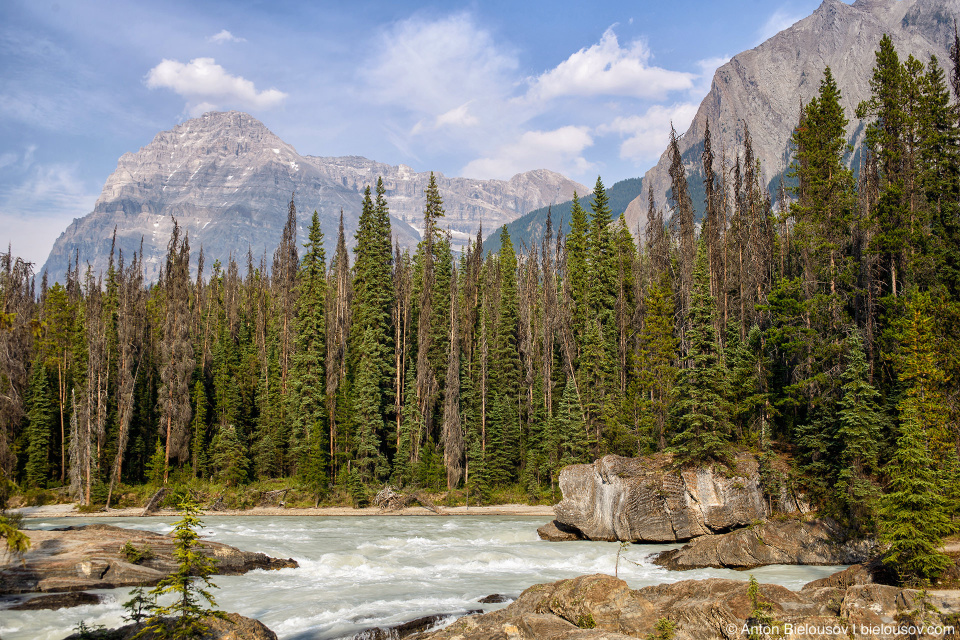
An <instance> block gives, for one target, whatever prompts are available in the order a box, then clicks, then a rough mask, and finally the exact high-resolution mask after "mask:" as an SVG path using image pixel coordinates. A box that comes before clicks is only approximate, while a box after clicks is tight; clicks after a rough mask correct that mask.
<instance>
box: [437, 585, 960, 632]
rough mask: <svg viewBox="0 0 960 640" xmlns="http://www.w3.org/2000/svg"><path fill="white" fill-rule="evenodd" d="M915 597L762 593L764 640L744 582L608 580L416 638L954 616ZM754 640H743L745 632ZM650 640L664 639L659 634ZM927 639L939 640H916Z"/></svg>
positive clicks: (881, 627) (544, 590)
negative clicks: (637, 585)
mask: <svg viewBox="0 0 960 640" xmlns="http://www.w3.org/2000/svg"><path fill="white" fill-rule="evenodd" d="M921 597H922V596H921V594H920V592H917V591H913V590H909V589H899V588H896V587H889V586H884V585H876V584H866V585H861V584H857V585H851V586H849V587H846V588H842V589H841V588H829V587H820V588H811V589H807V588H804V589H802V590H801V591H791V590H789V589H786V588H784V587H781V586H777V585H768V584H764V585H760V588H759V596H758V602H759V603H761V604H762V608H763V609H764V610H765V612H766V613H767V614H768V615H769V616H770V619H769V620H768V621H767V622H768V624H769V625H770V627H771V629H770V630H769V631H771V632H772V633H769V634H763V633H762V632H763V629H757V628H756V627H758V626H762V624H763V623H761V622H760V621H759V619H758V618H757V617H756V615H757V613H758V608H757V607H756V606H755V602H754V600H752V599H751V594H750V590H749V584H748V583H747V582H746V581H742V580H722V579H717V578H711V579H709V580H685V581H682V582H677V583H673V584H661V585H654V586H650V587H644V588H642V589H637V590H631V589H630V588H629V587H628V586H627V584H626V583H625V582H623V581H622V580H618V579H617V578H614V577H613V576H607V575H591V576H580V577H578V578H574V579H572V580H561V581H559V582H554V583H552V584H541V585H535V586H533V587H530V588H529V589H527V590H526V591H524V592H523V594H521V596H520V597H519V598H518V599H517V600H516V602H514V603H512V604H511V605H509V606H508V607H507V608H505V609H501V610H499V611H494V612H491V613H487V614H483V615H477V616H467V617H464V618H461V619H460V620H458V621H457V622H455V623H454V624H452V625H450V626H449V627H447V628H445V629H443V630H440V631H436V632H433V633H427V634H424V635H423V636H418V638H421V639H429V640H494V639H496V640H543V639H544V638H562V639H564V640H626V639H627V638H649V637H651V636H653V635H654V634H655V633H656V627H657V624H658V622H659V621H661V620H665V621H669V623H670V624H672V625H673V632H672V635H669V637H671V638H673V639H674V640H705V639H713V638H717V639H721V638H722V639H724V640H735V639H736V640H740V639H745V638H747V637H784V638H789V637H792V638H807V639H810V640H813V639H818V638H830V639H833V638H837V637H847V638H855V639H862V640H866V639H867V638H869V639H870V640H894V639H899V638H903V637H905V635H904V634H903V633H902V632H900V631H899V627H901V626H905V627H909V626H910V625H911V624H917V623H919V622H921V617H925V620H923V623H924V624H926V625H927V627H928V628H930V627H937V626H938V625H942V624H944V623H945V622H946V623H947V624H950V623H949V621H950V620H951V616H956V615H957V614H958V612H960V592H956V591H953V592H931V593H930V594H928V596H927V598H928V603H929V604H931V605H933V606H935V607H937V608H936V609H934V610H929V609H928V610H927V611H926V612H924V611H922V607H921ZM751 626H753V627H754V629H753V630H754V631H757V633H756V634H754V635H752V636H751V633H750V631H751V629H750V627H751ZM656 637H668V636H667V635H661V634H657V635H656ZM923 637H924V638H933V637H938V636H923Z"/></svg>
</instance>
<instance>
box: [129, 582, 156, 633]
mask: <svg viewBox="0 0 960 640" xmlns="http://www.w3.org/2000/svg"><path fill="white" fill-rule="evenodd" d="M153 604H154V601H153V600H152V599H151V598H150V597H149V596H148V595H147V594H146V592H144V590H143V587H142V586H139V585H138V586H136V587H134V589H133V590H132V591H131V592H130V599H129V600H127V601H126V602H124V603H123V609H124V611H126V613H124V615H123V619H124V621H125V622H129V623H132V624H140V623H141V622H143V620H145V619H146V617H147V615H148V614H149V611H150V607H151V606H152V605H153Z"/></svg>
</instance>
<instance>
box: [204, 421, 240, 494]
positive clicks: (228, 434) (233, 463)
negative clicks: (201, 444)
mask: <svg viewBox="0 0 960 640" xmlns="http://www.w3.org/2000/svg"><path fill="white" fill-rule="evenodd" d="M210 449H211V459H212V462H213V468H214V469H216V472H215V473H214V476H215V477H216V478H217V480H220V481H223V482H226V484H227V486H228V487H234V486H237V485H239V484H243V483H244V482H245V481H246V480H247V469H248V467H249V465H250V462H249V460H248V459H247V453H246V448H245V447H244V446H243V443H242V442H241V441H240V438H239V436H238V435H237V430H236V428H235V427H234V426H233V425H232V424H228V425H226V426H223V427H221V428H219V429H218V430H217V434H216V435H215V436H213V442H211V443H210Z"/></svg>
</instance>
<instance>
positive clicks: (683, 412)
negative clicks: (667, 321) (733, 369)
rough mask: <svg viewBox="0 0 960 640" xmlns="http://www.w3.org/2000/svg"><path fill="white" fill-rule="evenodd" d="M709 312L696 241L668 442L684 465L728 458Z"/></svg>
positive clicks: (722, 381) (720, 372) (723, 391)
mask: <svg viewBox="0 0 960 640" xmlns="http://www.w3.org/2000/svg"><path fill="white" fill-rule="evenodd" d="M715 313H716V305H715V303H714V299H713V296H711V295H710V274H709V271H708V266H707V252H706V247H705V246H704V243H703V242H700V243H699V245H698V250H697V261H696V265H695V268H694V273H693V291H692V296H691V308H690V320H689V327H690V330H689V334H688V335H689V339H690V349H689V351H688V353H687V358H688V360H689V363H688V366H687V368H684V369H682V370H681V371H680V375H679V378H678V380H677V402H676V403H675V405H674V413H675V421H676V435H675V436H674V437H673V440H672V441H671V444H672V448H673V450H674V451H675V452H676V454H677V457H678V459H679V460H680V461H681V462H684V463H685V462H702V461H710V460H713V461H717V462H722V463H725V462H726V461H727V459H728V457H729V454H730V444H729V443H730V425H729V411H730V408H729V406H728V403H727V400H726V398H727V384H726V383H727V371H726V368H725V367H724V364H723V361H722V360H721V358H720V354H719V352H718V349H717V337H716V335H715V334H714V329H713V327H714V314H715Z"/></svg>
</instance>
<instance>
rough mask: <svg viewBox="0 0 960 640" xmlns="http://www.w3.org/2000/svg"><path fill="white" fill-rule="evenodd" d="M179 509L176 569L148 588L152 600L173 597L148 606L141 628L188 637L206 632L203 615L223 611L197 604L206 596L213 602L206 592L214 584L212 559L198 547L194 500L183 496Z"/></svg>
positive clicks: (177, 637) (175, 531)
mask: <svg viewBox="0 0 960 640" xmlns="http://www.w3.org/2000/svg"><path fill="white" fill-rule="evenodd" d="M180 510H181V511H183V517H182V518H181V519H180V520H178V521H177V523H176V524H175V525H174V529H173V538H174V540H175V542H174V547H173V548H174V551H173V558H174V560H176V562H177V571H176V572H174V573H172V574H170V575H169V576H167V577H165V578H163V579H161V580H160V582H158V583H157V586H156V587H154V588H153V590H152V591H150V595H151V596H153V598H154V602H156V599H157V598H160V597H162V596H165V595H167V594H173V595H174V597H175V600H174V601H173V602H172V603H171V604H169V605H158V604H154V605H153V606H152V607H150V610H151V615H150V618H149V619H148V620H147V623H146V628H145V629H144V631H146V632H153V635H154V637H160V638H171V639H173V640H188V639H190V638H197V637H201V636H203V635H204V634H206V632H207V628H208V627H207V625H206V624H205V623H204V621H203V620H204V618H206V617H208V616H217V617H223V614H222V613H220V612H218V611H216V610H214V609H208V608H205V607H204V606H202V604H201V603H202V602H203V601H204V600H206V602H207V604H209V605H210V606H211V607H216V606H217V602H216V600H215V599H214V597H213V594H212V593H210V589H211V588H216V586H217V585H215V584H214V583H213V581H212V580H210V576H211V575H212V574H213V572H214V564H215V562H216V560H214V559H211V558H209V557H207V556H206V555H204V554H203V552H201V551H200V548H201V547H202V546H203V545H202V544H201V543H200V534H199V532H198V530H199V529H200V528H201V527H202V526H203V523H202V522H201V521H200V518H199V517H198V516H199V514H200V509H199V507H198V506H197V505H196V504H195V503H193V502H191V501H189V500H185V501H183V502H181V503H180ZM168 616H169V618H168Z"/></svg>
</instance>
